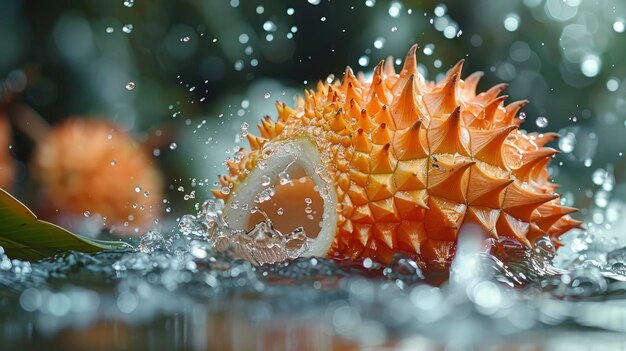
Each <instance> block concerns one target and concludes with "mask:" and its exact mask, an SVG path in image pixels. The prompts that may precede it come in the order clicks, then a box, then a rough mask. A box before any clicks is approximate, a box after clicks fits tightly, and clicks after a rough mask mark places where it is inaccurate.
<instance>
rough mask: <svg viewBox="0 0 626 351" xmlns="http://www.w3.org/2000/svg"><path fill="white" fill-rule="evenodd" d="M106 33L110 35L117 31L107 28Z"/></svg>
mask: <svg viewBox="0 0 626 351" xmlns="http://www.w3.org/2000/svg"><path fill="white" fill-rule="evenodd" d="M104 31H105V32H107V33H108V34H111V33H113V32H115V29H114V28H113V27H107V28H106V29H105V30H104Z"/></svg>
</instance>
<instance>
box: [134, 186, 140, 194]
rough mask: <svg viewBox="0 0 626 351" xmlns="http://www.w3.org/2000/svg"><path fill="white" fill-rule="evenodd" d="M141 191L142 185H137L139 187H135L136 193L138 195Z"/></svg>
mask: <svg viewBox="0 0 626 351" xmlns="http://www.w3.org/2000/svg"><path fill="white" fill-rule="evenodd" d="M140 191H141V185H137V186H136V187H135V192H136V193H138V192H140Z"/></svg>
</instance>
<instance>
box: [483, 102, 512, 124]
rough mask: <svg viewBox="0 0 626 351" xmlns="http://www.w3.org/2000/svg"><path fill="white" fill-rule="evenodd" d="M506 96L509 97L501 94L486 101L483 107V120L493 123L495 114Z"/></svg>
mask: <svg viewBox="0 0 626 351" xmlns="http://www.w3.org/2000/svg"><path fill="white" fill-rule="evenodd" d="M508 97H509V96H508V95H502V96H499V97H497V98H495V99H493V100H492V101H491V102H489V103H487V105H486V106H485V109H484V118H485V120H487V121H489V122H490V123H491V124H492V125H493V123H494V122H495V119H496V114H497V112H498V111H499V110H500V109H501V107H500V106H501V105H502V103H503V102H504V100H506V99H507V98H508ZM502 110H504V109H502Z"/></svg>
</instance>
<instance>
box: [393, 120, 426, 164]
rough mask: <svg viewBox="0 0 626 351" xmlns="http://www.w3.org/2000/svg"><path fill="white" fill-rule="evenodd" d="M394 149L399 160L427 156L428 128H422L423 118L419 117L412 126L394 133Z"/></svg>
mask: <svg viewBox="0 0 626 351" xmlns="http://www.w3.org/2000/svg"><path fill="white" fill-rule="evenodd" d="M393 149H394V150H395V152H396V156H397V157H398V160H414V159H417V158H423V157H426V155H427V154H428V151H427V149H428V142H427V140H426V129H425V128H422V120H421V119H418V120H417V121H415V123H413V126H411V128H407V129H404V130H401V131H397V132H396V133H394V137H393Z"/></svg>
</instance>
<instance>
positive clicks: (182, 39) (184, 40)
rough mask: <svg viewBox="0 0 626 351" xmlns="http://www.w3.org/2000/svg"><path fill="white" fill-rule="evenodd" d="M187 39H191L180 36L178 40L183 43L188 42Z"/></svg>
mask: <svg viewBox="0 0 626 351" xmlns="http://www.w3.org/2000/svg"><path fill="white" fill-rule="evenodd" d="M189 40H191V39H190V38H189V37H182V38H180V41H182V42H183V43H188V42H189Z"/></svg>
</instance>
